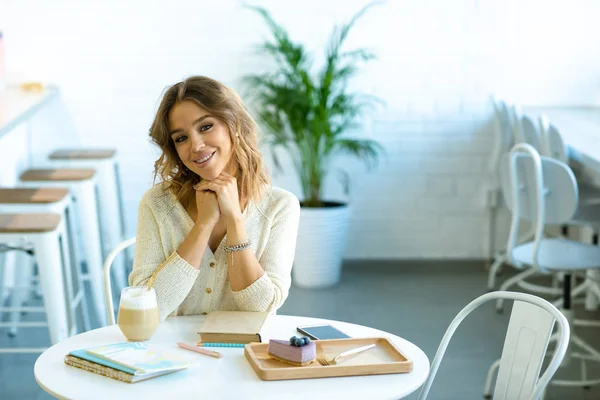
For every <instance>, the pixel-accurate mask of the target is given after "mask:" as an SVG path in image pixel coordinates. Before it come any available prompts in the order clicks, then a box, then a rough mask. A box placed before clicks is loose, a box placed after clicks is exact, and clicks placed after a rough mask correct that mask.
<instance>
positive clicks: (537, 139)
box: [516, 115, 544, 153]
mask: <svg viewBox="0 0 600 400" xmlns="http://www.w3.org/2000/svg"><path fill="white" fill-rule="evenodd" d="M519 124H520V132H521V137H520V140H519V141H518V142H516V143H528V144H530V145H532V146H533V148H534V149H536V150H537V151H538V152H541V153H543V150H544V149H543V147H542V138H541V134H540V130H539V129H538V127H537V126H536V124H535V122H534V121H533V120H532V119H531V118H530V117H529V116H528V115H521V116H520V119H519Z"/></svg>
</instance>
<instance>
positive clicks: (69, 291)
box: [58, 224, 79, 336]
mask: <svg viewBox="0 0 600 400" xmlns="http://www.w3.org/2000/svg"><path fill="white" fill-rule="evenodd" d="M58 241H59V242H60V248H61V255H62V272H63V276H64V280H63V284H64V286H65V294H66V296H67V316H68V317H69V336H72V335H75V334H77V333H78V332H79V331H78V329H77V317H76V315H75V308H76V307H77V305H78V304H79V301H77V302H76V299H75V294H74V292H73V268H72V266H73V260H72V259H71V251H70V249H69V242H68V237H67V235H66V229H65V226H64V224H61V226H60V228H59V232H58Z"/></svg>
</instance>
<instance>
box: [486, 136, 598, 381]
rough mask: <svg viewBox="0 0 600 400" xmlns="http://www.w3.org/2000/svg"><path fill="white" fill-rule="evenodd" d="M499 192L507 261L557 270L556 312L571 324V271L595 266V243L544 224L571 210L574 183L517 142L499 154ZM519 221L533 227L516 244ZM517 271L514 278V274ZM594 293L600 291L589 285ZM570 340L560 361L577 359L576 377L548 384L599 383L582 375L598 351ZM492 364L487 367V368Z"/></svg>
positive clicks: (560, 220)
mask: <svg viewBox="0 0 600 400" xmlns="http://www.w3.org/2000/svg"><path fill="white" fill-rule="evenodd" d="M500 175H501V182H502V193H503V195H504V199H505V201H506V204H507V205H508V208H509V209H510V210H511V211H512V221H511V229H510V235H509V238H508V243H507V254H508V257H509V262H510V263H511V264H512V265H514V266H515V267H517V268H528V269H526V270H525V271H524V272H522V273H521V274H519V275H522V276H525V275H526V274H528V273H529V272H531V271H533V272H543V273H562V274H563V275H564V277H563V299H562V307H561V312H562V313H563V314H565V316H566V318H567V320H568V321H569V323H570V324H571V327H573V325H572V321H573V312H572V310H571V304H572V295H573V293H572V291H571V282H572V280H571V278H572V274H573V273H575V272H578V271H585V270H587V269H600V247H598V246H594V245H591V244H586V243H581V242H578V241H574V240H569V239H567V238H563V237H559V238H547V237H545V227H546V224H554V225H559V224H564V223H566V222H568V221H569V220H570V219H571V218H572V217H573V214H574V213H575V210H576V209H577V204H578V190H577V181H576V180H575V176H574V174H573V172H572V171H571V169H570V168H569V167H568V166H567V165H566V164H564V163H562V162H560V161H557V160H553V159H551V158H548V157H542V156H540V155H539V154H538V152H537V151H536V150H535V149H534V148H533V147H532V146H531V145H529V144H525V143H519V144H517V145H515V147H514V148H513V150H512V151H511V152H510V153H509V154H506V155H505V156H504V157H503V160H502V163H501V174H500ZM522 219H525V220H528V221H530V222H532V223H533V224H534V225H535V237H534V240H532V241H529V242H527V243H523V244H519V245H517V243H516V238H517V233H518V231H519V225H520V222H521V220H522ZM519 275H517V276H519ZM589 289H590V290H593V291H594V292H595V294H596V295H597V296H600V289H598V288H597V287H595V289H594V287H593V286H591V287H589ZM501 302H502V299H500V300H498V303H499V304H498V305H499V306H500V307H501ZM571 343H572V344H573V345H575V346H577V347H578V348H579V349H580V350H582V352H581V353H579V352H574V351H573V347H574V346H571V347H570V348H569V352H568V353H567V355H566V358H565V362H569V361H570V359H571V358H578V359H580V360H581V363H582V379H581V380H579V381H566V380H560V381H558V380H554V381H553V382H552V383H553V384H556V385H563V386H591V385H596V384H600V376H599V377H597V378H596V379H588V377H587V367H586V362H587V361H593V362H598V363H600V352H598V351H596V350H595V349H594V348H593V347H592V346H590V345H589V344H587V343H586V342H585V341H583V340H582V339H581V338H580V337H578V336H577V334H576V333H575V332H572V334H571ZM493 369H494V366H492V370H493Z"/></svg>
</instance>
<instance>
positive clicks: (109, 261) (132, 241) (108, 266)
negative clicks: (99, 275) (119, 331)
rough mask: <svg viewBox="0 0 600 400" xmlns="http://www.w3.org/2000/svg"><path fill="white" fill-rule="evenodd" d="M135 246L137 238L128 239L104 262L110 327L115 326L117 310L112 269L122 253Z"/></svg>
mask: <svg viewBox="0 0 600 400" xmlns="http://www.w3.org/2000/svg"><path fill="white" fill-rule="evenodd" d="M134 244H135V237H132V238H131V239H127V240H125V241H123V242H121V243H119V244H118V245H117V247H115V248H114V250H113V251H111V252H110V253H109V254H108V257H106V261H104V298H105V300H106V316H107V318H108V325H114V324H115V310H114V308H113V307H114V305H113V297H112V286H111V283H110V276H111V274H110V269H111V267H112V263H113V261H114V260H115V258H117V256H118V255H119V253H121V251H123V250H126V249H127V248H129V247H130V246H133V245H134Z"/></svg>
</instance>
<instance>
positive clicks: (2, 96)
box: [0, 87, 58, 138]
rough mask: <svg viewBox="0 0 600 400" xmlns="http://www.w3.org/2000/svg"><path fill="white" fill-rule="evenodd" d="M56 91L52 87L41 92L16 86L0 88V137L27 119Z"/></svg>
mask: <svg viewBox="0 0 600 400" xmlns="http://www.w3.org/2000/svg"><path fill="white" fill-rule="evenodd" d="M57 92H58V90H57V89H56V88H54V87H48V88H46V89H44V90H42V91H41V92H26V91H24V90H21V89H19V88H18V87H7V88H5V89H0V138H1V137H2V136H3V135H4V134H5V133H7V132H8V131H10V130H12V129H13V128H14V127H15V126H17V125H18V124H20V123H21V122H23V121H25V120H27V119H28V118H29V117H30V116H31V115H33V113H35V112H36V110H37V109H38V108H39V107H41V106H42V105H44V104H45V102H46V101H47V100H49V99H50V98H52V97H53V96H54V95H55V94H56V93H57Z"/></svg>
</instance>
